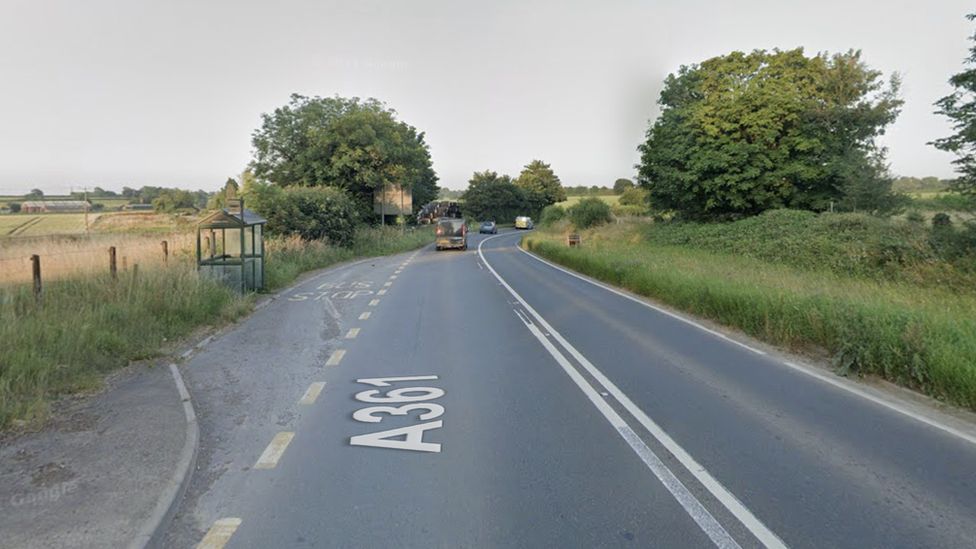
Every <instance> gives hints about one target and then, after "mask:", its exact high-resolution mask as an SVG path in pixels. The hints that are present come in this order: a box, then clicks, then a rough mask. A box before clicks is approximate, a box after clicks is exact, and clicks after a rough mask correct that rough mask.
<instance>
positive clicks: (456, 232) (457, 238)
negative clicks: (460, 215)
mask: <svg viewBox="0 0 976 549" xmlns="http://www.w3.org/2000/svg"><path fill="white" fill-rule="evenodd" d="M436 231H437V239H436V240H435V242H434V246H435V247H436V248H437V251H441V250H447V249H449V248H455V249H461V250H467V249H468V224H467V223H465V222H464V220H463V219H453V218H449V217H442V218H440V219H438V220H437V229H436Z"/></svg>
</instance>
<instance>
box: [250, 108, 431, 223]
mask: <svg viewBox="0 0 976 549" xmlns="http://www.w3.org/2000/svg"><path fill="white" fill-rule="evenodd" d="M252 144H253V146H254V159H253V161H252V162H251V167H252V169H253V170H254V174H255V175H256V176H257V177H259V178H262V179H266V180H268V181H272V182H273V183H275V184H278V185H282V186H289V185H298V186H305V187H313V186H333V187H339V188H342V189H345V190H346V191H348V192H349V193H350V194H351V195H352V196H353V197H354V198H355V199H356V200H357V201H358V203H359V204H360V209H361V210H362V211H363V212H364V213H365V212H368V211H372V204H373V198H372V197H373V192H374V191H375V190H377V189H381V188H383V187H385V186H388V185H393V184H401V185H403V186H404V187H405V188H408V189H411V191H412V193H413V203H414V205H415V208H419V207H420V206H421V205H423V204H425V203H427V202H429V201H431V200H433V199H434V198H436V197H437V191H438V187H437V175H436V174H435V173H434V169H433V166H432V164H431V159H430V150H429V147H428V145H427V143H426V142H425V140H424V134H423V133H422V132H418V131H417V130H416V129H415V128H414V127H412V126H409V125H407V124H405V123H403V122H400V121H398V120H397V119H396V113H395V111H393V110H392V109H388V108H387V107H386V106H385V105H384V104H383V103H381V102H380V101H377V100H376V99H366V100H361V99H359V98H352V99H347V98H342V97H338V96H337V97H330V98H322V97H305V96H302V95H298V94H293V95H292V96H291V101H290V102H289V103H288V105H285V106H283V107H279V108H277V109H275V110H274V112H273V113H270V114H263V115H262V124H261V127H260V128H259V129H257V130H256V131H255V132H254V134H253V135H252Z"/></svg>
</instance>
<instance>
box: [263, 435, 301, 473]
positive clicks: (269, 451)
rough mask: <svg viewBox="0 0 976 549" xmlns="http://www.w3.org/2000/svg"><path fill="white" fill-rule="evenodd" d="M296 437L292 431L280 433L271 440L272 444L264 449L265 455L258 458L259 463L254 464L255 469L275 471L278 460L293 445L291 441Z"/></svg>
mask: <svg viewBox="0 0 976 549" xmlns="http://www.w3.org/2000/svg"><path fill="white" fill-rule="evenodd" d="M294 437H295V433H292V432H290V431H283V432H281V433H278V434H277V435H275V436H274V438H273V439H271V444H268V447H267V448H265V449H264V453H262V454H261V457H259V458H258V462H257V463H255V464H254V468H255V469H274V468H275V466H277V465H278V460H279V459H281V456H282V455H283V454H284V453H285V448H288V445H289V444H290V443H291V439H292V438H294Z"/></svg>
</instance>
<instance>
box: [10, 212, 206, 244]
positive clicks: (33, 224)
mask: <svg viewBox="0 0 976 549" xmlns="http://www.w3.org/2000/svg"><path fill="white" fill-rule="evenodd" d="M198 218H199V217H198V216H187V215H171V214H160V213H155V212H109V213H89V214H88V230H87V232H90V233H106V232H113V233H120V232H121V233H129V232H134V233H169V232H174V231H189V230H192V229H193V227H194V225H195V223H196V221H197V219H198ZM85 232H86V227H85V214H83V213H49V214H10V215H2V216H0V241H2V240H3V239H4V238H17V237H38V236H50V235H62V236H63V235H79V234H84V233H85Z"/></svg>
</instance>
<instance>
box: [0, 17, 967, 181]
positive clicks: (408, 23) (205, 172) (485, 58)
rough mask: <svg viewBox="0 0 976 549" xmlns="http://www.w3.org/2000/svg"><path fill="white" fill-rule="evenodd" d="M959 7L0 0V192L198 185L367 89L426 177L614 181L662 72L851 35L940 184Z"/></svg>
mask: <svg viewBox="0 0 976 549" xmlns="http://www.w3.org/2000/svg"><path fill="white" fill-rule="evenodd" d="M968 4H969V3H968V2H965V1H962V0H958V1H957V0H932V1H929V2H922V1H919V0H914V1H902V0H892V1H885V2H877V1H876V0H872V1H865V0H818V1H816V2H813V1H809V0H808V1H804V2H800V1H794V0H737V1H735V2H727V1H719V0H713V1H706V0H658V1H650V0H648V1H629V0H619V1H614V0H606V1H599V0H596V1H589V2H577V1H573V0H566V1H545V2H538V1H508V0H495V1H492V2H470V1H468V2H465V1H458V0H454V1H449V0H443V1H427V0H410V1H405V0H401V1H393V0H387V1H380V0H352V1H347V2H330V1H326V0H309V1H289V0H278V1H275V2H268V1H248V0H234V1H218V0H206V1H199V0H197V1H185V0H167V1H164V2H163V1H148V0H146V1H144V0H119V1H102V0H86V1H85V2H78V1H76V0H69V1H58V0H45V1H37V0H26V1H24V0H0V194H14V193H23V192H26V191H28V190H30V189H32V188H35V187H38V188H41V189H43V190H45V191H46V192H48V193H49V194H53V193H61V192H67V191H70V190H72V189H79V188H82V187H85V186H88V187H93V186H101V187H103V188H106V189H114V190H119V189H121V187H122V186H123V185H125V186H130V187H141V186H143V185H157V186H178V187H184V188H193V189H198V188H200V189H205V190H216V189H218V188H219V187H220V186H221V185H222V184H223V182H224V181H225V180H226V179H227V177H229V176H232V175H234V174H237V173H240V172H241V170H243V169H244V168H245V167H246V165H247V163H248V162H249V161H250V159H251V145H250V138H251V133H252V132H253V131H254V129H255V128H257V127H258V125H259V124H260V115H261V113H264V112H270V111H272V110H273V109H274V108H276V107H278V106H281V105H284V104H285V103H287V102H288V98H289V95H290V94H291V93H301V94H304V95H319V96H332V95H336V94H338V95H341V96H358V97H376V98H378V99H380V100H382V101H384V102H386V103H387V104H388V105H389V106H390V107H392V108H394V109H395V110H396V111H397V112H398V113H399V117H400V119H401V120H403V121H405V122H407V123H409V124H411V125H413V126H415V127H416V128H418V129H419V130H421V131H423V132H425V133H426V137H427V141H428V143H429V144H430V148H431V155H432V157H433V161H434V168H435V170H436V171H437V173H438V175H439V176H440V179H441V181H440V184H441V185H442V186H445V187H448V188H453V189H462V188H464V187H466V185H467V180H468V179H469V178H470V176H471V173H472V172H474V171H481V170H485V169H492V170H495V171H498V172H499V173H508V174H511V175H513V176H514V175H517V174H518V172H519V171H520V170H521V168H522V167H523V166H524V165H525V164H527V163H528V162H529V161H531V160H532V159H535V158H538V159H542V160H544V161H546V162H548V163H550V164H551V165H552V167H553V169H554V170H555V171H556V174H557V175H559V176H560V178H561V179H562V181H563V184H564V185H607V186H609V185H611V184H612V183H613V181H614V180H615V179H616V178H618V177H633V176H634V174H635V171H636V170H635V168H634V164H635V163H636V162H637V161H638V159H639V158H638V153H637V151H636V147H637V145H638V144H639V143H640V142H641V141H642V140H643V137H644V133H645V132H646V130H647V127H648V124H649V123H650V122H651V121H652V120H653V119H654V118H655V117H656V116H657V112H658V111H657V106H656V101H657V97H658V94H659V93H660V90H661V85H662V81H663V79H664V78H665V77H666V76H667V75H668V74H669V73H672V72H674V71H676V70H677V69H678V67H680V66H681V65H682V64H692V63H696V62H700V61H703V60H705V59H708V58H710V57H714V56H717V55H723V54H726V53H728V52H730V51H734V50H740V51H750V50H753V49H772V48H780V49H791V48H794V47H798V46H802V47H803V48H804V49H805V51H806V52H807V53H808V54H811V55H812V54H815V53H817V52H821V51H828V52H838V51H847V50H849V49H860V50H862V52H863V60H864V61H865V62H867V63H868V64H869V65H870V66H871V67H872V68H875V69H879V70H881V71H883V72H884V73H885V75H888V74H890V73H892V72H898V73H900V74H901V76H902V79H903V86H902V97H903V99H904V100H905V106H904V108H903V110H902V113H901V115H900V117H899V118H898V120H897V121H896V122H895V124H893V125H892V126H891V127H890V128H889V129H888V132H887V134H886V135H885V136H884V137H883V139H882V143H883V144H884V145H885V146H886V147H887V148H888V150H889V155H888V159H889V161H890V165H891V170H892V172H893V173H894V174H896V175H904V176H918V177H923V176H928V175H934V176H938V177H951V176H952V166H951V164H950V162H951V161H952V156H950V155H948V154H946V153H943V152H940V151H937V150H935V149H934V148H933V147H931V146H929V145H927V144H926V143H927V142H928V141H931V140H932V139H935V138H938V137H941V136H944V135H946V134H947V133H949V124H948V122H947V120H946V119H945V118H943V117H940V116H938V115H935V114H933V111H934V107H933V106H932V104H933V103H934V102H935V101H936V100H937V99H938V98H939V97H942V96H943V95H945V94H947V93H948V92H949V91H950V88H949V86H948V84H947V83H946V81H947V79H948V78H949V77H950V76H951V75H952V74H954V73H956V72H959V71H960V70H961V69H962V67H963V65H962V62H963V60H964V58H965V57H966V55H967V50H968V48H969V46H970V43H969V42H968V41H967V37H968V36H970V35H971V34H972V32H973V24H972V23H971V22H968V21H966V19H965V17H964V16H965V14H966V13H967V12H969V11H976V10H973V7H972V6H971V5H968Z"/></svg>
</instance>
